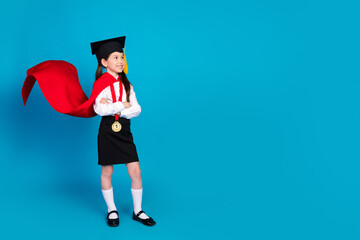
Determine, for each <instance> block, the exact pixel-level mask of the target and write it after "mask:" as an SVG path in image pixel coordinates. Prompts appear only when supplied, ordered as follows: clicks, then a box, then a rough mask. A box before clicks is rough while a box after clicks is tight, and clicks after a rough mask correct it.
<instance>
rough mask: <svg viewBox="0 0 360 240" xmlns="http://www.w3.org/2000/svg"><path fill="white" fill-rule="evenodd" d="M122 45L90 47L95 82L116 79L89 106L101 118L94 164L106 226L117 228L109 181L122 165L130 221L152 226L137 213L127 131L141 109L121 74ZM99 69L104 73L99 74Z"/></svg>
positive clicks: (136, 169) (138, 187)
mask: <svg viewBox="0 0 360 240" xmlns="http://www.w3.org/2000/svg"><path fill="white" fill-rule="evenodd" d="M124 44H125V37H119V38H113V39H108V40H104V41H99V42H94V43H91V48H92V52H93V54H96V57H97V60H98V67H97V70H96V74H95V79H96V81H97V80H98V79H100V78H115V79H116V81H115V82H114V83H113V84H111V85H110V86H108V87H106V88H105V89H103V90H102V91H101V92H100V94H99V95H98V96H97V97H96V100H95V102H94V103H93V107H94V111H95V112H96V113H97V114H98V115H100V116H102V119H101V122H100V127H99V133H98V164H99V165H102V168H101V189H102V193H103V196H104V199H105V202H106V204H107V207H108V215H107V223H108V225H109V226H111V227H114V226H118V225H119V215H118V212H117V210H116V206H115V204H114V197H113V187H112V184H111V177H112V174H113V165H114V164H125V165H126V167H127V170H128V173H129V176H130V179H131V193H132V197H133V204H134V211H133V219H134V220H136V221H139V222H141V223H143V224H145V225H147V226H153V225H155V221H154V220H153V219H152V218H151V217H149V216H148V215H146V214H145V212H144V211H142V209H141V201H142V180H141V175H140V166H139V159H138V155H137V152H136V147H135V144H134V142H133V136H132V134H131V131H130V119H131V118H134V117H137V116H138V115H139V114H140V112H141V107H140V105H139V104H138V102H137V99H136V95H135V92H134V88H133V86H132V85H131V84H130V82H129V80H128V79H127V77H126V75H125V73H124V68H126V67H127V66H126V60H125V56H124V53H123V48H124ZM103 68H105V69H106V72H105V73H103V74H102V72H103ZM125 70H126V69H125Z"/></svg>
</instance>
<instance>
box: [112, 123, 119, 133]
mask: <svg viewBox="0 0 360 240" xmlns="http://www.w3.org/2000/svg"><path fill="white" fill-rule="evenodd" d="M111 128H112V130H113V131H114V132H120V130H121V124H120V123H119V122H118V121H115V122H114V123H113V124H112V126H111Z"/></svg>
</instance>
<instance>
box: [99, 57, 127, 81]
mask: <svg viewBox="0 0 360 240" xmlns="http://www.w3.org/2000/svg"><path fill="white" fill-rule="evenodd" d="M101 64H102V65H103V66H104V67H106V70H107V72H108V73H110V74H112V75H113V76H116V75H117V74H118V73H121V72H122V71H123V69H124V67H125V61H124V54H123V53H121V52H113V53H111V54H110V56H109V58H108V59H107V60H105V59H104V58H103V59H102V60H101Z"/></svg>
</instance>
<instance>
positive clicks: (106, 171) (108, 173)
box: [101, 168, 113, 179]
mask: <svg viewBox="0 0 360 240" xmlns="http://www.w3.org/2000/svg"><path fill="white" fill-rule="evenodd" d="M112 173H113V170H112V168H108V169H103V170H102V171H101V178H105V179H111V176H112Z"/></svg>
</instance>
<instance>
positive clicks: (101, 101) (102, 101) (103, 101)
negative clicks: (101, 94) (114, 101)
mask: <svg viewBox="0 0 360 240" xmlns="http://www.w3.org/2000/svg"><path fill="white" fill-rule="evenodd" d="M100 103H102V104H108V103H109V102H108V101H107V99H106V98H102V99H101V100H100Z"/></svg>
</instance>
